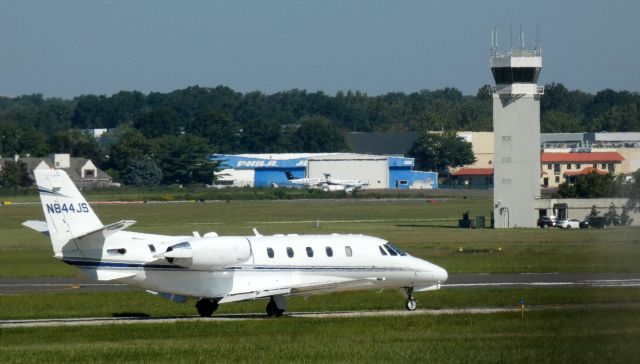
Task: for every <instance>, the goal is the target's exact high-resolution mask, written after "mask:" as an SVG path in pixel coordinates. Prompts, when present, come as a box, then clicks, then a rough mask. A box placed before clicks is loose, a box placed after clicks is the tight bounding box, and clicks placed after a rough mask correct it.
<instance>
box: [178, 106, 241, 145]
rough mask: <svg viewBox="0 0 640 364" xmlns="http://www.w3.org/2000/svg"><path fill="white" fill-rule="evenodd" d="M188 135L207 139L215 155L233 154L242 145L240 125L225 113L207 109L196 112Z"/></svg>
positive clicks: (190, 122)
mask: <svg viewBox="0 0 640 364" xmlns="http://www.w3.org/2000/svg"><path fill="white" fill-rule="evenodd" d="M185 131H186V132H187V133H190V134H193V135H196V136H200V137H203V138H206V139H207V141H208V142H209V145H210V146H211V149H212V150H213V151H214V152H215V153H233V152H235V151H237V150H238V144H239V143H240V125H239V124H238V123H236V122H235V121H233V120H232V119H231V117H230V116H229V115H228V114H227V113H224V112H220V111H216V110H214V109H212V108H206V109H203V110H200V111H198V112H196V114H195V115H194V116H193V118H191V120H189V122H188V123H187V126H186V130H185Z"/></svg>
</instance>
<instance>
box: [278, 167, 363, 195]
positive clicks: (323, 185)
mask: <svg viewBox="0 0 640 364" xmlns="http://www.w3.org/2000/svg"><path fill="white" fill-rule="evenodd" d="M285 174H286V176H287V180H288V181H289V183H291V184H292V185H293V186H297V187H305V188H309V189H321V190H324V191H346V192H353V191H356V190H365V189H366V188H367V187H368V186H369V184H368V183H367V182H362V181H360V180H358V179H348V180H347V179H345V180H339V179H334V178H331V175H330V174H329V173H325V174H324V178H317V177H316V178H295V177H294V176H293V174H292V173H291V172H289V171H286V172H285Z"/></svg>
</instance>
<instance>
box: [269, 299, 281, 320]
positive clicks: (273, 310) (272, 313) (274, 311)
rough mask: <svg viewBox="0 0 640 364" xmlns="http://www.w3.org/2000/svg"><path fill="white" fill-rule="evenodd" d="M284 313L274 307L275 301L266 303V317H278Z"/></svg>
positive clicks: (276, 306)
mask: <svg viewBox="0 0 640 364" xmlns="http://www.w3.org/2000/svg"><path fill="white" fill-rule="evenodd" d="M283 313H284V310H282V309H279V308H278V305H276V303H275V301H273V300H271V301H269V303H267V316H269V317H272V316H275V317H280V316H282V314H283Z"/></svg>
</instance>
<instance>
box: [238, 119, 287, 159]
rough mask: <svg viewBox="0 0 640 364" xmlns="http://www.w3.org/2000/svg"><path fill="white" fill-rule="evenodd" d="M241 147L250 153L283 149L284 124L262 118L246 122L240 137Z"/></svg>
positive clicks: (274, 151)
mask: <svg viewBox="0 0 640 364" xmlns="http://www.w3.org/2000/svg"><path fill="white" fill-rule="evenodd" d="M240 142H241V149H242V150H244V151H246V152H248V153H277V152H280V151H281V150H282V148H281V146H282V143H283V140H282V126H281V125H280V124H278V123H277V122H275V121H273V120H265V119H262V118H259V119H255V120H252V121H251V122H248V123H246V125H245V126H244V127H243V129H242V135H241V137H240Z"/></svg>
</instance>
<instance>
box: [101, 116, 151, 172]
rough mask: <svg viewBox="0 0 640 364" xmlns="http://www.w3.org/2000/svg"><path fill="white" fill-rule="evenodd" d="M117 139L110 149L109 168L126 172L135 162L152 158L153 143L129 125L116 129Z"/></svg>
mask: <svg viewBox="0 0 640 364" xmlns="http://www.w3.org/2000/svg"><path fill="white" fill-rule="evenodd" d="M115 139H116V142H115V143H113V144H112V145H111V146H110V147H109V153H108V156H109V163H108V166H109V168H112V169H114V170H116V171H118V172H124V170H125V169H126V168H127V167H128V166H130V165H131V164H132V163H133V162H134V161H138V160H144V159H146V158H148V157H150V156H151V153H152V144H151V142H150V141H149V140H148V139H147V138H145V137H144V135H142V133H141V132H140V131H138V130H136V129H134V128H132V127H131V126H130V125H128V124H122V125H120V126H119V127H118V128H117V129H116V131H115Z"/></svg>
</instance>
